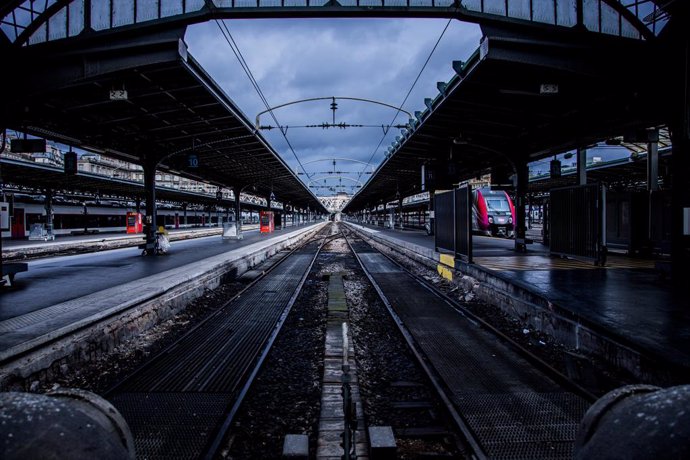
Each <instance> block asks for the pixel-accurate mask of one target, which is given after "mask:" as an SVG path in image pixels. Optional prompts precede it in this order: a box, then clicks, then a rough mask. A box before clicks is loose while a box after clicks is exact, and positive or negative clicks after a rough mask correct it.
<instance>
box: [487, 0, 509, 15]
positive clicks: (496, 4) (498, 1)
mask: <svg viewBox="0 0 690 460" xmlns="http://www.w3.org/2000/svg"><path fill="white" fill-rule="evenodd" d="M484 12H485V13H489V14H498V15H500V16H505V15H506V13H507V11H506V2H505V0H484Z"/></svg>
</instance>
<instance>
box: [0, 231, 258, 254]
mask: <svg viewBox="0 0 690 460" xmlns="http://www.w3.org/2000/svg"><path fill="white" fill-rule="evenodd" d="M242 229H243V231H244V232H247V231H253V230H257V229H258V225H256V224H254V225H243V226H242ZM167 231H168V234H169V235H168V236H169V238H170V240H171V241H179V240H186V239H191V238H202V237H205V236H213V235H220V234H221V233H222V228H221V227H188V228H177V229H168V230H167ZM142 239H143V234H141V233H137V234H127V233H125V232H124V231H122V232H103V233H87V234H84V233H81V232H76V233H75V234H70V235H56V237H55V239H53V240H47V241H45V240H29V239H26V238H24V239H9V238H3V240H2V257H3V260H7V261H11V260H24V259H35V258H39V257H50V256H54V255H61V254H74V253H78V252H79V253H81V252H95V251H103V250H108V249H117V248H123V247H128V246H136V245H138V244H140V243H141V241H142Z"/></svg>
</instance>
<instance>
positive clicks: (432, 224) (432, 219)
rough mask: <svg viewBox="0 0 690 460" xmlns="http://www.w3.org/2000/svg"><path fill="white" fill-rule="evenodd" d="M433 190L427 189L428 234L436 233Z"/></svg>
mask: <svg viewBox="0 0 690 460" xmlns="http://www.w3.org/2000/svg"><path fill="white" fill-rule="evenodd" d="M434 192H435V190H433V189H429V231H428V232H427V233H428V234H429V235H433V234H435V233H436V228H435V225H436V218H435V216H434Z"/></svg>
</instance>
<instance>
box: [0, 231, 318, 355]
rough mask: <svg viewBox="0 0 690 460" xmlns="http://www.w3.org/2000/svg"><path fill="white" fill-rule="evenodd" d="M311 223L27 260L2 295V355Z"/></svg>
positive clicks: (134, 300) (0, 303)
mask: <svg viewBox="0 0 690 460" xmlns="http://www.w3.org/2000/svg"><path fill="white" fill-rule="evenodd" d="M309 227H311V225H301V226H296V227H288V228H286V229H283V230H279V231H276V232H275V233H273V234H270V235H266V234H259V232H258V231H254V232H246V233H244V238H243V239H242V240H222V239H221V237H220V235H216V236H213V237H204V238H198V239H192V240H185V241H178V242H173V244H172V248H171V250H170V253H169V254H166V255H163V256H155V257H142V256H141V250H139V249H137V248H136V247H132V248H125V249H115V250H111V251H103V252H97V253H89V254H80V255H72V256H60V257H53V258H46V259H41V260H37V261H34V262H29V271H28V272H27V273H23V274H22V276H21V278H20V277H17V279H16V280H15V285H14V286H13V287H12V288H11V289H8V290H5V291H4V292H3V293H2V296H0V355H1V354H2V353H3V352H4V351H6V350H9V349H10V348H12V347H17V346H20V345H22V344H24V343H29V342H30V341H31V340H34V339H36V338H37V337H44V336H46V334H52V333H53V331H60V330H61V329H63V328H68V327H73V326H74V325H77V324H79V323H80V322H83V321H86V320H87V319H88V318H90V317H93V315H103V314H104V313H105V312H107V311H109V310H110V309H116V308H120V306H122V305H127V304H130V303H136V302H137V301H138V299H140V298H143V297H147V296H151V295H154V294H156V293H162V292H163V291H165V289H168V288H170V287H171V286H173V285H175V283H179V282H182V281H184V280H185V279H192V278H194V277H195V276H199V275H200V274H202V273H204V272H205V270H207V267H208V266H210V265H209V264H212V263H215V264H217V263H219V261H220V260H221V259H222V260H226V259H227V260H234V259H237V258H241V257H243V256H244V255H245V254H246V253H247V252H248V251H254V250H257V248H258V247H259V246H260V247H264V246H265V247H269V246H271V245H272V244H273V243H271V241H273V240H274V239H275V240H276V241H277V240H278V239H281V238H283V237H287V236H288V235H291V234H293V233H294V234H296V233H298V232H302V231H304V229H306V228H309Z"/></svg>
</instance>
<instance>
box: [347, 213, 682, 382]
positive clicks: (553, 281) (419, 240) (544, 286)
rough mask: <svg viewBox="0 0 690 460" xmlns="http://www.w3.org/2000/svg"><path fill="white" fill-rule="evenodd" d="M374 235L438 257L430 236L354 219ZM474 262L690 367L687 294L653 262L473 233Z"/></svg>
mask: <svg viewBox="0 0 690 460" xmlns="http://www.w3.org/2000/svg"><path fill="white" fill-rule="evenodd" d="M355 225H357V226H358V228H361V229H362V231H363V232H364V233H366V234H369V235H371V236H373V237H376V238H380V239H381V240H382V241H387V242H388V244H393V245H396V246H400V247H403V248H405V250H407V251H411V252H413V253H415V254H418V255H420V256H423V257H425V258H430V259H434V258H435V260H438V259H439V253H438V252H436V251H435V250H434V246H435V242H434V237H433V236H427V235H426V234H425V233H424V232H420V231H399V230H390V229H383V228H381V227H372V226H368V225H359V224H355ZM474 241H475V247H474V253H475V257H474V259H473V262H474V263H473V267H475V268H474V269H475V270H479V271H482V270H483V271H484V272H485V273H488V274H492V275H493V276H495V277H497V279H500V280H501V282H502V283H507V284H508V285H513V286H516V287H519V288H520V289H524V290H526V291H529V292H531V293H532V295H534V296H536V297H538V298H540V299H543V302H544V303H548V305H552V306H554V307H558V308H560V309H562V310H563V311H564V314H566V315H567V316H569V317H571V318H573V321H583V322H586V324H587V325H588V327H593V328H596V330H597V331H598V332H597V333H599V334H604V335H606V336H609V337H611V338H612V339H613V340H617V341H621V343H622V344H624V345H625V346H627V347H633V349H637V350H639V351H641V352H643V353H649V354H650V355H651V356H652V357H653V359H655V360H660V359H661V360H663V362H668V363H673V364H675V365H680V366H683V367H685V368H688V369H690V308H688V300H687V294H686V295H682V293H678V292H676V291H674V290H672V289H671V286H670V284H669V283H667V282H666V281H665V280H664V279H663V277H662V276H661V274H660V273H659V272H657V271H656V270H655V269H654V261H653V260H650V259H638V258H633V257H626V256H625V255H619V254H609V258H608V260H607V264H606V266H605V267H596V266H594V264H591V263H588V262H584V261H580V260H574V259H561V258H558V257H550V256H549V255H548V248H546V247H543V246H542V245H536V244H535V245H529V246H528V252H527V253H526V254H524V253H516V252H515V251H514V250H512V248H511V246H512V245H513V240H506V239H500V238H487V237H475V238H474Z"/></svg>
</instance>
